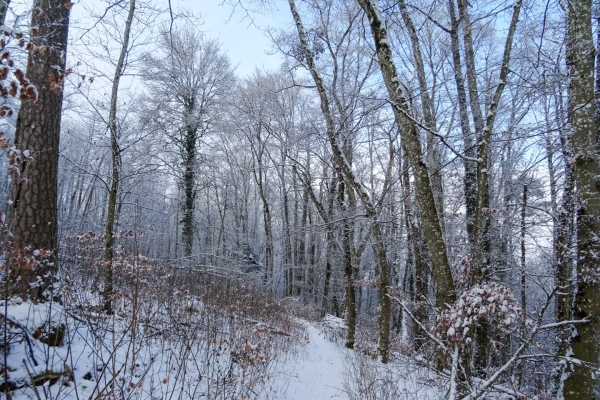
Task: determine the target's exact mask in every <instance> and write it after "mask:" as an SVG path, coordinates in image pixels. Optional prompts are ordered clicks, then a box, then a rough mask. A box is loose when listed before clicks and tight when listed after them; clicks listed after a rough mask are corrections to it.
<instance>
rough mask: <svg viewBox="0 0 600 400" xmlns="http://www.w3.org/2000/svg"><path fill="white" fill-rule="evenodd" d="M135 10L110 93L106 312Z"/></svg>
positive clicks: (110, 294) (132, 5) (127, 24)
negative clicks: (122, 90)
mask: <svg viewBox="0 0 600 400" xmlns="http://www.w3.org/2000/svg"><path fill="white" fill-rule="evenodd" d="M134 13H135V0H130V1H129V11H128V14H127V20H126V21H125V31H124V33H123V45H122V47H121V53H120V54H119V60H118V61H117V66H116V69H115V75H114V77H113V84H112V91H111V96H110V110H109V115H108V128H109V130H110V149H111V156H112V173H111V183H110V189H109V192H108V209H107V212H106V224H105V242H104V262H105V270H104V291H103V293H102V295H103V298H104V311H105V312H106V313H107V314H112V312H113V307H112V297H113V258H114V244H115V239H114V230H115V222H116V220H117V200H118V199H117V197H118V194H119V183H120V172H121V148H120V146H119V128H118V124H117V102H118V99H119V83H120V81H121V76H123V73H124V70H125V58H126V57H127V52H128V51H129V36H130V33H131V25H132V23H133V15H134Z"/></svg>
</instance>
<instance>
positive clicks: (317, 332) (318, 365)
mask: <svg viewBox="0 0 600 400" xmlns="http://www.w3.org/2000/svg"><path fill="white" fill-rule="evenodd" d="M305 325H306V330H307V333H308V343H307V345H306V348H305V350H304V351H303V352H301V353H300V354H299V356H298V359H297V361H296V365H295V366H290V367H293V368H292V369H291V371H290V372H291V374H290V375H289V379H290V380H289V385H288V389H287V392H286V397H285V398H286V399H287V400H307V399H313V400H320V399H323V400H324V399H348V396H347V395H346V393H345V392H344V378H343V374H344V359H345V358H346V357H345V355H348V354H349V351H350V350H347V349H345V348H343V347H341V346H340V345H338V344H336V343H333V342H331V341H330V340H328V339H327V338H326V337H325V334H324V333H323V331H322V330H321V329H320V328H318V327H316V326H315V325H313V324H311V323H305Z"/></svg>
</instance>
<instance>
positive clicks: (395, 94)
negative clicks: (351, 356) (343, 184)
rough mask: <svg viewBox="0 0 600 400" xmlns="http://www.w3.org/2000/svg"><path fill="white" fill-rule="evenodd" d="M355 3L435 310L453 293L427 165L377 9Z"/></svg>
mask: <svg viewBox="0 0 600 400" xmlns="http://www.w3.org/2000/svg"><path fill="white" fill-rule="evenodd" d="M358 3H359V4H360V6H361V7H362V8H363V10H364V11H365V13H366V14H367V16H368V17H369V21H370V25H371V33H372V35H373V39H374V41H375V47H376V50H377V57H378V61H379V66H380V68H381V73H382V76H383V80H384V82H385V86H386V88H387V91H388V96H389V98H390V101H391V103H392V106H393V111H394V117H395V119H396V123H397V124H398V129H399V130H400V134H401V136H402V143H403V147H404V149H405V152H406V155H407V156H408V158H409V160H410V163H411V166H412V168H413V175H414V178H415V190H416V194H417V201H418V202H419V208H420V210H421V216H422V219H423V233H424V236H425V239H426V241H427V247H428V248H429V252H430V254H431V261H432V264H433V270H434V274H435V280H436V302H437V304H438V306H439V307H441V308H446V307H447V306H448V305H450V304H452V303H454V301H455V300H456V292H455V290H454V282H453V280H452V272H451V270H450V264H449V262H448V255H447V252H446V244H445V243H444V239H443V236H442V229H441V224H440V219H439V216H438V213H437V209H436V205H435V200H434V195H433V191H432V189H431V183H430V180H429V173H428V171H427V166H426V165H425V164H424V163H423V151H422V149H421V143H420V141H419V134H418V129H417V126H416V124H415V123H414V120H413V119H412V117H411V112H410V106H409V104H408V101H407V100H406V98H405V97H404V93H403V91H402V88H401V86H400V81H399V79H398V74H397V72H396V66H395V64H394V61H393V58H392V51H391V48H390V45H389V41H388V35H387V29H386V28H385V24H384V21H383V20H382V19H381V11H380V9H379V6H378V5H377V4H376V3H375V1H374V0H358ZM374 236H375V235H374Z"/></svg>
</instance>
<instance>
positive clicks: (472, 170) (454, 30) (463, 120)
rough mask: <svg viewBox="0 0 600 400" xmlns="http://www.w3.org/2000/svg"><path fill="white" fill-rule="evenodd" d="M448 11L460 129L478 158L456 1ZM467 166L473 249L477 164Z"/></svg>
mask: <svg viewBox="0 0 600 400" xmlns="http://www.w3.org/2000/svg"><path fill="white" fill-rule="evenodd" d="M448 10H449V13H450V23H451V30H450V39H451V45H452V62H453V65H454V80H455V81H456V91H457V95H458V109H459V116H460V127H461V131H462V136H463V142H464V147H465V150H464V151H465V155H466V156H467V157H468V158H470V159H471V160H472V159H475V157H476V156H477V151H476V150H477V149H476V146H475V140H474V138H475V135H474V134H473V132H471V124H470V121H469V113H468V103H467V92H466V89H465V78H464V76H463V67H462V60H461V56H460V42H459V38H458V29H459V26H460V25H459V22H458V19H457V18H456V10H455V6H454V0H449V1H448ZM463 162H464V166H465V178H464V194H465V211H466V223H467V235H468V238H469V244H470V245H471V248H473V247H474V246H475V241H474V237H473V233H474V230H475V229H474V224H475V206H476V203H477V164H476V163H475V162H473V161H470V160H463Z"/></svg>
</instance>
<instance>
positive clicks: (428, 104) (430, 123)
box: [398, 0, 445, 233]
mask: <svg viewBox="0 0 600 400" xmlns="http://www.w3.org/2000/svg"><path fill="white" fill-rule="evenodd" d="M398 5H399V7H400V14H401V15H402V20H403V21H404V25H406V29H407V30H408V37H409V38H410V42H411V46H412V51H413V57H414V62H415V70H416V73H417V80H418V81H419V94H420V97H421V109H422V111H423V117H424V119H425V127H426V128H427V132H426V135H427V141H426V143H427V164H428V165H427V166H428V170H429V176H430V180H431V189H432V191H433V198H434V200H435V205H436V210H437V214H438V217H439V221H440V226H441V228H442V233H443V232H444V226H445V224H444V200H443V197H444V196H443V194H444V193H443V186H442V161H441V155H440V152H439V149H438V143H437V139H436V137H435V136H434V135H433V133H432V132H436V131H437V126H436V125H437V122H436V119H435V115H434V113H433V102H432V100H431V96H430V95H429V88H428V87H427V75H426V73H425V64H424V63H423V55H422V54H421V44H420V43H419V36H418V34H417V29H416V28H415V26H414V24H413V21H412V18H411V17H410V14H409V12H408V8H407V6H406V1H405V0H399V2H398Z"/></svg>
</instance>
